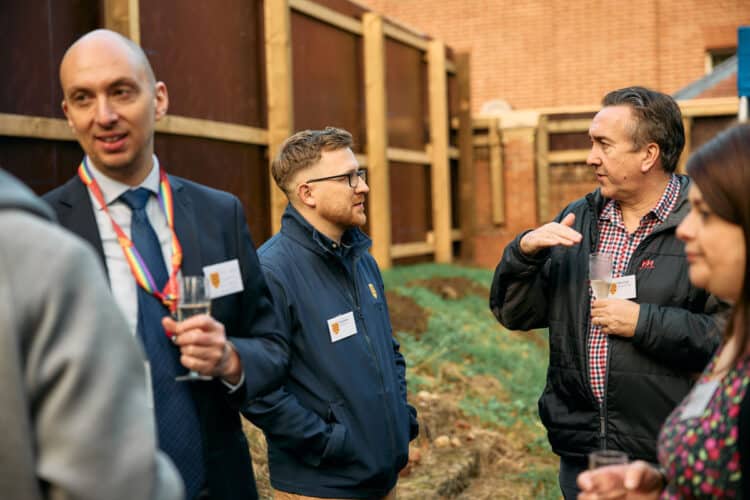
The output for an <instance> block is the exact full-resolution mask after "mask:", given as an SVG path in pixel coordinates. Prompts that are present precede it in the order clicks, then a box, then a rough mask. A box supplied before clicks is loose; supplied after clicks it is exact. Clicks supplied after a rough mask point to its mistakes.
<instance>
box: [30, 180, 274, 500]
mask: <svg viewBox="0 0 750 500" xmlns="http://www.w3.org/2000/svg"><path fill="white" fill-rule="evenodd" d="M169 182H170V184H171V186H172V193H173V198H174V221H175V222H174V224H175V232H176V233H177V237H178V238H179V240H180V244H181V245H182V251H183V261H182V272H183V274H187V275H199V274H203V267H204V266H207V265H211V264H217V263H220V262H224V261H227V260H231V259H237V260H238V261H239V267H240V272H241V274H242V282H243V285H244V291H242V292H239V293H235V294H231V295H228V296H224V297H221V298H219V299H214V300H212V302H211V315H212V316H213V317H214V318H216V319H217V320H218V321H220V322H221V323H223V324H224V327H225V328H226V334H227V336H228V337H230V338H231V341H232V343H233V344H234V345H235V348H236V350H237V353H238V354H239V356H240V359H241V360H242V366H243V369H244V372H245V384H244V387H242V388H240V389H238V390H237V391H236V392H234V393H232V394H229V393H228V389H227V388H226V387H225V386H224V385H223V384H222V383H221V381H219V380H216V379H215V380H213V381H211V382H206V383H191V384H190V387H191V390H192V395H193V399H194V400H195V404H196V408H197V411H198V417H199V420H200V424H201V432H202V437H203V448H204V457H205V460H206V474H207V481H208V487H209V490H210V492H211V498H212V499H214V500H216V499H221V500H240V499H241V500H246V499H248V498H257V492H256V488H255V481H254V476H253V470H252V462H251V458H250V453H249V450H248V446H247V441H246V439H245V436H244V434H243V432H242V425H241V421H240V417H239V413H238V410H239V409H240V408H242V407H244V406H245V405H246V404H247V403H248V402H249V401H250V400H252V399H253V398H255V397H256V396H258V395H260V394H263V393H265V392H268V391H270V390H272V389H274V388H275V387H278V386H279V385H280V384H281V383H282V381H283V379H284V377H285V376H286V365H287V359H288V356H287V354H288V346H287V344H286V341H285V340H284V336H283V335H281V332H280V331H279V326H278V322H277V320H276V317H275V316H274V312H273V308H272V304H271V300H272V299H271V295H270V292H269V290H268V287H267V286H266V282H265V280H264V278H263V273H262V272H261V269H260V265H259V263H258V257H257V255H256V253H255V248H254V246H253V243H252V240H251V238H250V233H249V231H248V228H247V222H246V220H245V215H244V211H243V209H242V205H241V204H240V202H239V200H238V199H237V198H236V197H234V196H232V195H230V194H229V193H225V192H223V191H218V190H215V189H211V188H208V187H206V186H202V185H200V184H196V183H194V182H191V181H188V180H186V179H181V178H179V177H174V176H171V175H170V176H169ZM44 199H45V200H46V201H47V202H48V203H49V204H50V205H51V206H52V208H53V209H54V210H55V212H56V213H57V217H58V219H59V221H60V223H61V224H62V225H63V226H64V227H66V228H67V229H69V230H71V231H72V232H74V233H76V234H78V235H79V236H81V237H82V238H83V239H85V240H87V241H88V242H89V243H91V245H93V247H94V249H95V250H96V252H97V254H98V255H99V257H100V258H101V260H102V263H103V264H104V266H105V267H106V264H107V263H106V260H105V258H104V250H103V248H102V243H101V239H100V236H99V229H98V226H97V223H96V217H95V215H94V209H93V207H92V204H91V198H90V197H89V193H88V190H87V188H86V186H85V185H84V184H83V182H82V181H81V180H80V179H79V178H78V176H76V177H74V178H72V179H71V180H69V181H68V182H67V183H66V184H64V185H62V186H60V187H59V188H57V189H55V190H53V191H50V192H49V193H47V194H46V195H44Z"/></svg>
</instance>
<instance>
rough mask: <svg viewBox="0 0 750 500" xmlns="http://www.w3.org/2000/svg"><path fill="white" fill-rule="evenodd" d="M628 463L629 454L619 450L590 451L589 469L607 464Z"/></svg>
mask: <svg viewBox="0 0 750 500" xmlns="http://www.w3.org/2000/svg"><path fill="white" fill-rule="evenodd" d="M626 463H628V454H627V453H625V452H624V451H619V450H597V451H592V452H591V453H589V470H591V469H596V468H598V467H606V466H607V465H619V464H626Z"/></svg>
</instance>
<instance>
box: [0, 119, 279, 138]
mask: <svg viewBox="0 0 750 500" xmlns="http://www.w3.org/2000/svg"><path fill="white" fill-rule="evenodd" d="M156 131H157V132H161V133H164V134H172V135H186V136H192V137H201V138H204V139H217V140H220V141H228V142H239V143H243V144H257V145H261V146H264V145H267V144H268V131H266V130H265V129H261V128H255V127H248V126H245V125H236V124H234V123H225V122H217V121H212V120H201V119H199V118H187V117H184V116H172V115H167V116H165V117H164V118H162V119H161V120H160V121H158V122H156ZM0 135H2V136H11V137H29V138H34V139H49V140H57V141H74V140H75V137H74V136H73V133H72V132H71V130H70V127H68V124H67V122H66V121H65V120H63V119H61V118H47V117H43V116H27V115H15V114H9V113H0Z"/></svg>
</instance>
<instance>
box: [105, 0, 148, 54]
mask: <svg viewBox="0 0 750 500" xmlns="http://www.w3.org/2000/svg"><path fill="white" fill-rule="evenodd" d="M138 8H139V6H138V0H104V27H105V28H107V29H110V30H112V31H116V32H118V33H120V34H121V35H123V36H126V37H128V38H130V39H131V40H133V41H134V42H135V43H137V44H139V45H140V43H141V18H140V12H139V10H138Z"/></svg>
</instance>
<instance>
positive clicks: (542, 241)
mask: <svg viewBox="0 0 750 500" xmlns="http://www.w3.org/2000/svg"><path fill="white" fill-rule="evenodd" d="M575 220H576V216H575V214H568V215H566V216H565V217H564V218H563V220H562V221H560V222H549V223H547V224H545V225H543V226H541V227H538V228H536V229H534V230H533V231H531V232H528V233H526V235H525V236H524V237H523V238H521V252H523V253H524V254H525V255H534V254H535V253H537V252H538V251H540V250H542V249H543V248H549V247H553V246H556V245H563V246H566V247H572V246H573V245H577V244H578V243H580V242H581V233H579V232H578V231H576V230H575V229H573V223H574V222H575Z"/></svg>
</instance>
